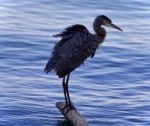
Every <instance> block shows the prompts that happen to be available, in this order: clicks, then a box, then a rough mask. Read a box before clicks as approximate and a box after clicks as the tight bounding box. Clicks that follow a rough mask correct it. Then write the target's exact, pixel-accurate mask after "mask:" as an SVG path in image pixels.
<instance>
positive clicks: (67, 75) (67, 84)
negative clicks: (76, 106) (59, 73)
mask: <svg viewBox="0 0 150 126" xmlns="http://www.w3.org/2000/svg"><path fill="white" fill-rule="evenodd" d="M69 76H70V74H68V75H67V80H66V92H67V97H68V102H69V106H70V107H71V101H70V95H69V90H68V82H69Z"/></svg>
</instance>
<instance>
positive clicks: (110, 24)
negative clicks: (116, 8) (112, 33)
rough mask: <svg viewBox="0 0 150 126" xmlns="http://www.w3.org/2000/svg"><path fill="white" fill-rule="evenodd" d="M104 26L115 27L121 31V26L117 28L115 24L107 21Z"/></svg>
mask: <svg viewBox="0 0 150 126" xmlns="http://www.w3.org/2000/svg"><path fill="white" fill-rule="evenodd" d="M105 26H107V27H111V28H115V29H117V30H119V31H123V30H122V29H121V28H119V27H118V26H117V25H115V24H113V23H109V24H108V23H107V24H105Z"/></svg>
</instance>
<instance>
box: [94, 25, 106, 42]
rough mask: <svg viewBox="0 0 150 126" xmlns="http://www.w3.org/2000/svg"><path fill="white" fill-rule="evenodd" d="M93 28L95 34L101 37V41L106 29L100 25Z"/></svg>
mask: <svg viewBox="0 0 150 126" xmlns="http://www.w3.org/2000/svg"><path fill="white" fill-rule="evenodd" d="M93 29H94V31H95V33H96V35H97V36H98V37H99V38H100V39H101V41H103V40H104V39H105V36H106V30H105V29H104V28H103V27H101V26H96V27H93Z"/></svg>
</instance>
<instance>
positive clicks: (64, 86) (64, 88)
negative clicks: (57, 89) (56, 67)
mask: <svg viewBox="0 0 150 126" xmlns="http://www.w3.org/2000/svg"><path fill="white" fill-rule="evenodd" d="M62 85H63V90H64V96H65V102H66V106H68V100H67V94H66V93H67V91H66V82H65V77H64V78H63V81H62Z"/></svg>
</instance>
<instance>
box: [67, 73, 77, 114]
mask: <svg viewBox="0 0 150 126" xmlns="http://www.w3.org/2000/svg"><path fill="white" fill-rule="evenodd" d="M69 76H70V74H68V75H67V80H66V92H67V97H68V102H69V107H70V109H69V110H68V111H70V110H71V109H74V110H75V108H74V106H73V105H72V104H71V100H70V95H69V90H68V82H69ZM68 111H67V112H68Z"/></svg>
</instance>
